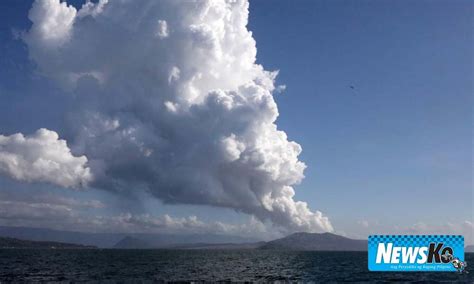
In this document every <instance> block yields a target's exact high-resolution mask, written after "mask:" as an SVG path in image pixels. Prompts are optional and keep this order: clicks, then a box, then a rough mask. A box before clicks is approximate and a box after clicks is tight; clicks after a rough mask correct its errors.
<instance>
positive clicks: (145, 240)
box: [0, 226, 258, 248]
mask: <svg viewBox="0 0 474 284" xmlns="http://www.w3.org/2000/svg"><path fill="white" fill-rule="evenodd" d="M0 237H10V238H18V239H26V240H33V241H54V242H63V243H74V244H82V245H92V246H97V247H100V248H113V247H115V245H117V244H118V243H119V242H120V241H122V240H123V239H124V238H126V237H130V238H134V239H136V240H139V241H140V243H137V244H139V245H140V246H139V247H141V246H143V245H144V244H146V245H147V246H149V247H152V248H165V247H170V246H177V245H183V244H193V243H209V244H222V243H236V244H239V243H249V242H256V241H258V240H257V239H253V238H246V237H239V236H229V235H219V234H144V233H136V234H125V233H85V232H71V231H61V230H53V229H46V228H29V227H9V226H0ZM135 242H137V241H135ZM132 244H133V242H132V241H130V242H129V244H128V246H129V247H128V248H131V247H133V246H132Z"/></svg>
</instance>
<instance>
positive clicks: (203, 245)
mask: <svg viewBox="0 0 474 284" xmlns="http://www.w3.org/2000/svg"><path fill="white" fill-rule="evenodd" d="M264 244H266V243H265V242H256V243H241V244H234V243H227V244H206V243H196V244H184V245H179V246H174V247H171V248H173V249H257V248H260V247H261V246H263V245H264Z"/></svg>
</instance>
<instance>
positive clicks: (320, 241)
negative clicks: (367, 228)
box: [260, 233, 367, 251]
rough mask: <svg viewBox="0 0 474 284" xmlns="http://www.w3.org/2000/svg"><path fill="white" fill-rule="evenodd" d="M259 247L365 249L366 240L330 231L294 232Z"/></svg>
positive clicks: (332, 249)
mask: <svg viewBox="0 0 474 284" xmlns="http://www.w3.org/2000/svg"><path fill="white" fill-rule="evenodd" d="M260 249H268V250H270V249H273V250H305V251H366V250H367V241H366V240H354V239H349V238H346V237H343V236H339V235H335V234H331V233H322V234H316V233H294V234H291V235H289V236H287V237H284V238H281V239H277V240H274V241H270V242H267V243H266V244H264V245H262V246H261V247H260Z"/></svg>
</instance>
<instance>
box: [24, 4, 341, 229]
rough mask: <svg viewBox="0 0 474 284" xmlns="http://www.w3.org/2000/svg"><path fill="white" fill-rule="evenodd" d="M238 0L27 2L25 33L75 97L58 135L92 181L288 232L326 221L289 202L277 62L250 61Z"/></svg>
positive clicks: (288, 148) (291, 156)
mask: <svg viewBox="0 0 474 284" xmlns="http://www.w3.org/2000/svg"><path fill="white" fill-rule="evenodd" d="M248 6H249V4H248V2H247V1H211V0H209V1H174V0H173V1H156V0H150V1H145V0H143V1H132V0H119V1H110V2H108V1H106V0H101V1H99V2H98V3H92V2H87V3H86V4H84V5H83V6H82V8H81V9H79V10H76V9H75V8H74V7H72V6H68V5H67V3H65V2H62V3H60V1H59V0H37V1H36V2H35V3H34V4H33V7H32V8H31V10H30V13H29V18H30V20H31V21H32V22H33V25H32V27H31V29H30V30H29V31H28V32H27V33H26V34H25V35H24V40H25V42H26V43H27V45H28V48H29V53H30V57H31V58H32V60H34V61H35V62H36V63H37V65H38V68H39V70H40V72H41V73H42V74H44V75H45V76H47V77H49V78H50V79H53V80H55V81H57V82H58V83H59V85H60V86H62V87H63V88H64V90H65V93H67V94H66V95H69V96H71V94H69V93H72V96H73V97H74V100H75V102H74V104H75V106H76V108H75V109H76V110H75V111H74V112H73V113H69V114H68V116H67V121H68V126H67V127H66V128H65V130H64V133H62V134H63V135H64V136H65V137H66V138H67V139H68V144H69V145H70V146H71V149H72V150H73V152H74V153H75V154H76V155H79V156H81V155H84V156H86V157H87V159H88V167H90V169H91V171H92V174H93V176H94V181H93V182H92V186H94V187H97V188H102V189H104V190H109V191H116V192H126V191H131V190H132V191H133V190H137V191H138V190H145V191H148V192H149V193H151V194H152V195H153V196H155V197H157V198H159V199H160V200H162V201H163V202H165V203H174V204H201V205H209V206H218V207H224V208H232V209H235V210H237V211H239V212H244V213H247V214H251V215H253V216H256V217H257V218H259V219H260V220H262V221H265V220H270V221H271V222H272V223H273V224H275V225H276V226H277V227H282V228H286V229H287V230H289V231H296V230H303V231H331V230H332V227H331V224H330V222H329V220H328V218H327V217H325V216H323V215H322V213H321V212H319V211H316V212H312V211H310V209H309V208H308V206H307V203H305V202H301V201H295V200H294V199H293V197H294V189H293V186H294V185H295V184H298V183H299V182H300V181H301V180H302V179H303V177H304V175H303V171H304V169H305V164H304V163H302V162H301V161H299V160H298V155H299V154H300V152H301V147H300V146H299V145H298V144H297V143H295V142H292V141H288V138H287V136H286V134H285V132H283V131H280V130H278V129H277V125H276V124H275V121H276V118H277V116H278V109H277V105H276V103H275V101H274V99H273V96H272V92H273V91H274V90H275V85H274V80H275V77H276V75H277V72H268V71H265V70H264V69H263V67H262V66H261V65H258V64H256V63H255V60H256V52H257V50H256V45H255V40H254V39H253V38H252V33H251V32H250V31H248V30H247V27H246V25H247V22H248Z"/></svg>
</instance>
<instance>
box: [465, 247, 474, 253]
mask: <svg viewBox="0 0 474 284" xmlns="http://www.w3.org/2000/svg"><path fill="white" fill-rule="evenodd" d="M464 252H474V245H468V246H466V248H464Z"/></svg>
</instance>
